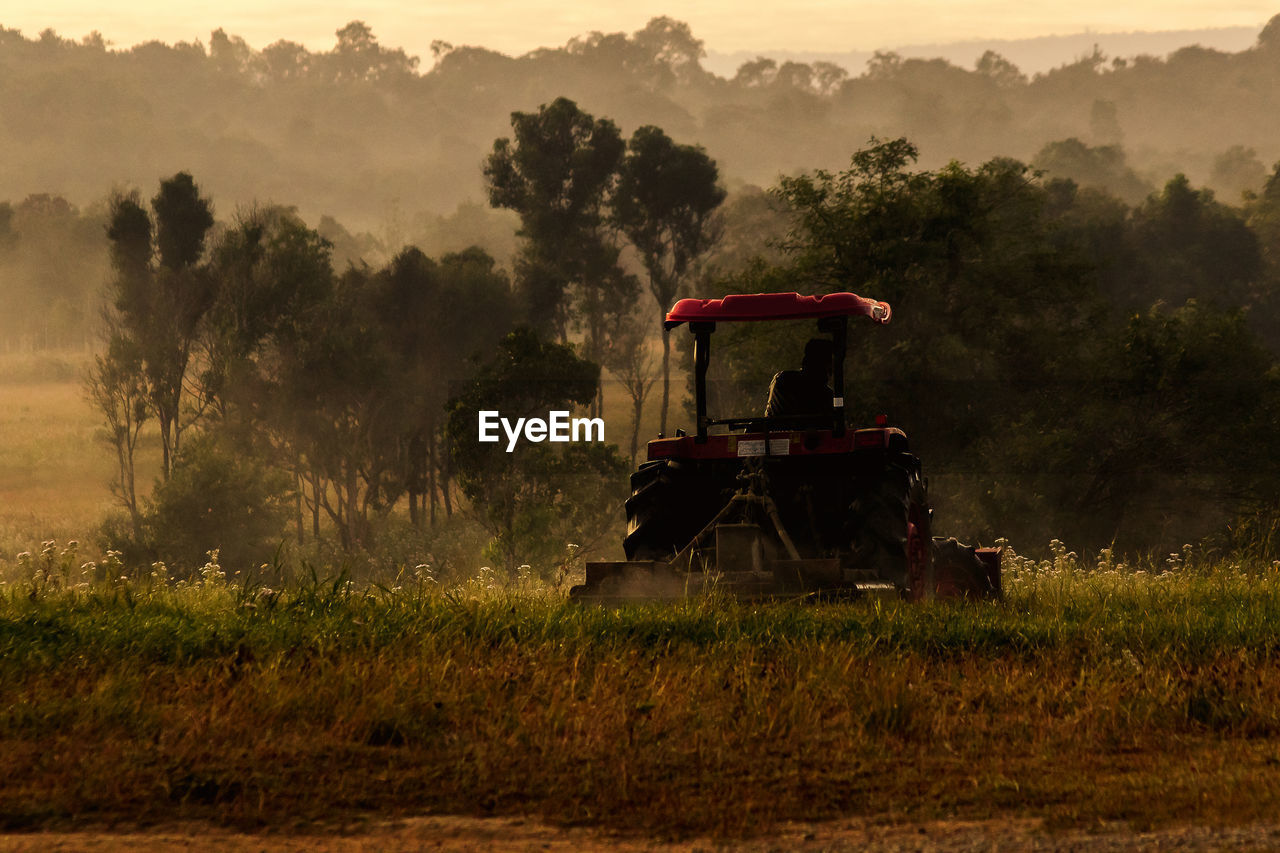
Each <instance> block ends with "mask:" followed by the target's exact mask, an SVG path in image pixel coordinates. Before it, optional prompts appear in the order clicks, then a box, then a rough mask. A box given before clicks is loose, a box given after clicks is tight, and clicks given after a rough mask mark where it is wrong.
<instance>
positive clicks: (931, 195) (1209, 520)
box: [90, 98, 1280, 571]
mask: <svg viewBox="0 0 1280 853" xmlns="http://www.w3.org/2000/svg"><path fill="white" fill-rule="evenodd" d="M1080 150H1082V151H1083V152H1084V154H1085V155H1086V156H1095V155H1097V153H1098V152H1097V149H1096V148H1094V147H1091V146H1088V145H1083V146H1082V148H1081V149H1080ZM1100 156H1102V157H1103V159H1105V156H1106V155H1105V152H1103V154H1102V155H1100ZM917 158H918V149H917V147H916V146H915V145H914V143H912V142H909V141H908V140H906V139H903V138H899V139H894V140H873V141H872V143H871V144H869V145H868V146H867V147H865V148H863V149H861V150H858V151H856V152H855V153H854V154H853V155H852V157H851V160H850V162H849V165H848V167H847V168H845V169H841V170H831V171H829V170H821V169H818V170H814V171H811V172H807V173H803V174H799V175H796V176H792V177H784V178H782V179H780V181H779V182H778V184H777V185H776V186H775V187H774V188H773V189H772V190H771V191H770V192H769V193H767V194H759V193H757V194H751V193H740V194H738V195H736V196H733V197H727V196H726V193H725V192H724V190H723V189H722V188H721V186H720V183H719V180H720V179H719V172H718V167H717V164H716V162H715V161H714V160H712V159H711V158H710V156H709V155H708V154H707V152H705V151H704V150H702V149H700V148H699V147H697V146H691V145H685V144H680V143H677V142H675V141H674V140H672V139H671V138H670V137H668V136H667V134H666V133H665V131H663V130H662V129H660V128H657V127H654V126H645V127H641V128H639V129H637V130H636V131H635V132H634V133H633V134H632V135H631V136H630V138H624V137H623V135H622V133H621V132H620V131H619V129H618V127H617V126H616V125H615V124H614V123H613V122H612V121H611V120H609V119H606V118H596V117H595V116H593V115H591V114H590V113H588V112H586V111H585V110H583V109H582V108H581V107H580V106H578V105H577V104H576V103H574V102H573V101H571V100H569V99H567V98H561V99H557V100H555V101H552V102H550V103H548V104H544V105H543V106H542V107H540V108H539V109H538V110H537V111H531V112H516V113H514V114H513V115H512V116H511V135H510V136H504V137H499V138H498V139H496V140H495V141H494V142H493V143H492V147H491V150H490V155H489V156H488V158H486V159H485V160H484V162H483V163H482V164H481V170H482V174H483V178H484V181H485V185H486V190H487V193H488V195H489V199H490V203H491V204H492V205H493V206H494V207H495V208H504V209H509V210H512V211H514V212H515V214H516V215H517V216H518V217H519V220H520V230H519V239H520V242H519V245H518V248H517V250H516V252H515V254H514V257H513V262H512V268H511V271H510V272H508V271H507V270H505V269H503V268H502V267H500V266H499V265H497V264H496V263H495V262H494V259H493V258H492V257H491V256H489V255H488V254H487V253H485V252H484V251H483V250H481V249H478V248H471V249H468V250H465V251H461V252H452V253H444V254H442V255H440V256H439V257H436V258H431V257H428V256H427V255H426V254H425V253H423V252H422V251H421V250H420V249H417V248H415V247H412V246H409V247H406V248H404V249H402V250H401V251H399V252H398V253H397V254H396V255H395V256H394V257H392V258H391V259H390V260H389V261H387V262H386V263H385V264H380V265H377V266H370V265H368V264H365V263H349V264H348V265H347V267H346V269H345V270H341V271H338V270H335V267H334V264H333V257H332V252H333V245H332V243H331V242H330V241H329V240H326V239H325V238H324V237H323V236H322V235H321V234H320V233H319V232H318V231H316V230H314V229H311V228H309V227H308V226H307V225H306V224H305V223H304V222H303V221H302V220H301V219H300V218H299V217H298V216H297V215H296V213H294V212H293V211H291V210H290V209H287V208H279V207H260V208H254V209H249V210H245V211H242V212H241V213H239V214H238V215H237V216H236V217H235V219H234V220H233V221H232V222H231V223H230V224H228V225H226V226H225V227H223V228H221V229H216V228H215V227H214V217H213V209H212V202H211V201H210V199H209V198H208V197H206V196H205V195H204V194H203V192H202V191H201V189H200V187H199V186H198V185H197V184H196V182H195V180H194V178H193V177H192V176H191V175H190V174H188V173H179V174H177V175H174V176H173V177H171V178H168V179H166V180H164V181H162V182H161V184H160V187H159V189H158V191H157V193H156V194H155V196H154V197H152V198H151V199H150V200H149V201H144V200H143V199H142V197H141V195H140V194H139V193H136V192H135V193H131V194H130V193H126V194H118V195H117V196H116V197H115V198H114V199H113V201H112V203H111V206H110V211H109V215H108V217H107V236H108V244H109V252H110V258H111V265H112V270H113V273H112V277H111V284H110V288H109V299H108V300H107V301H108V304H107V309H106V312H105V318H104V322H105V325H106V328H107V330H108V342H107V345H106V347H105V348H104V350H103V352H102V353H101V354H100V355H99V356H98V357H97V360H96V363H95V367H94V370H93V372H92V377H91V381H90V389H91V393H92V397H93V399H94V401H95V403H96V404H97V405H98V407H99V409H100V410H101V412H102V413H103V416H104V419H105V421H106V422H107V424H108V427H109V432H110V436H111V441H112V446H113V447H114V449H115V452H116V455H117V459H118V462H119V469H118V471H119V476H118V478H117V481H116V483H115V489H116V493H117V496H118V498H119V499H120V502H121V506H122V507H123V509H124V514H123V515H122V516H121V517H120V518H118V519H117V520H116V521H114V522H112V523H111V524H109V525H108V531H107V532H108V538H109V539H113V541H116V542H117V543H126V544H128V545H130V546H131V547H135V548H137V549H140V550H141V551H147V550H148V549H149V552H150V553H155V554H164V553H169V554H175V555H181V559H183V560H186V561H190V560H194V559H198V554H199V551H200V550H201V549H203V548H206V547H209V546H210V544H211V543H213V542H215V541H216V542H222V541H232V542H237V543H242V544H243V545H244V546H245V548H246V549H249V548H250V546H251V545H252V547H254V548H257V549H261V548H262V547H264V543H266V542H267V541H269V540H270V539H272V537H278V536H279V535H280V533H281V531H282V530H283V529H284V528H285V526H286V523H287V522H288V523H291V526H292V532H293V535H294V536H295V537H296V538H297V539H299V540H302V539H305V538H308V537H312V538H315V537H325V536H333V537H334V538H336V540H337V542H338V544H339V545H340V546H341V547H342V548H345V549H351V548H356V547H361V546H368V545H369V544H370V543H373V542H374V541H375V540H376V539H377V537H378V536H379V533H380V531H381V530H383V529H385V525H386V524H387V523H388V520H389V519H392V518H393V517H394V516H395V515H396V511H397V509H398V508H399V509H403V510H404V511H405V513H406V515H407V517H408V519H409V520H410V522H411V523H413V524H415V525H420V526H422V527H423V528H428V529H429V528H431V526H432V525H433V524H435V523H437V521H438V520H439V519H443V518H448V517H450V516H452V515H453V514H454V513H456V512H457V510H458V509H459V506H465V507H466V509H467V512H468V513H469V514H470V516H471V517H472V518H474V519H476V520H477V522H478V523H479V524H481V526H482V527H483V529H484V530H485V531H486V536H487V541H488V543H489V544H488V551H487V553H488V554H489V556H490V558H491V559H492V560H494V561H496V562H497V563H499V564H500V565H503V566H505V567H506V568H507V569H508V570H510V571H515V570H516V567H517V566H519V565H520V564H521V563H522V562H528V563H531V564H534V565H536V566H538V567H539V568H540V569H541V570H543V571H546V570H548V567H551V566H554V565H557V564H559V563H562V562H563V560H564V559H565V556H566V555H565V551H566V548H567V547H568V545H569V544H573V545H574V546H575V548H578V549H581V548H582V547H584V546H585V547H590V546H598V545H599V544H600V540H601V539H602V538H607V534H608V533H609V532H610V531H611V530H612V531H614V532H616V526H613V527H611V524H612V525H616V522H617V521H618V520H619V519H620V517H621V510H620V506H621V499H622V497H624V496H625V483H626V472H627V469H628V467H629V466H628V464H627V462H626V460H625V457H624V456H623V455H621V454H619V453H618V452H617V451H616V449H615V448H613V447H612V446H604V447H599V446H570V447H552V446H550V445H549V444H541V445H524V446H521V447H520V448H519V449H517V450H516V452H514V453H510V454H508V453H506V452H505V450H504V449H503V448H501V447H498V446H495V445H481V444H480V443H478V442H477V441H476V440H475V438H476V435H475V432H476V412H478V411H479V410H481V409H498V410H503V411H504V413H507V412H509V413H510V414H511V415H512V416H516V417H519V416H529V415H534V414H538V415H541V414H544V413H545V412H547V411H548V410H550V409H553V408H574V407H577V408H578V409H579V410H583V411H591V412H595V413H600V412H601V411H602V407H603V397H602V395H601V393H600V388H601V384H600V381H601V376H602V368H603V369H604V370H607V371H608V372H609V373H610V374H612V375H613V376H615V377H618V378H620V379H621V380H622V381H623V382H622V384H623V385H624V386H625V387H626V388H627V390H628V392H630V396H631V399H632V403H633V410H632V411H631V412H629V413H627V414H628V415H630V417H628V418H627V420H629V421H630V422H631V425H632V436H631V447H632V452H633V458H634V453H635V450H636V448H637V441H638V435H637V433H636V431H635V430H636V428H637V427H638V425H639V423H640V420H641V413H642V411H643V409H644V407H645V405H646V401H649V397H648V391H649V390H650V389H651V388H652V387H653V385H654V383H655V382H656V381H657V380H658V379H659V378H660V377H661V376H662V375H663V374H664V373H666V372H667V370H668V369H669V366H670V365H669V363H668V362H667V360H666V359H665V358H664V361H663V363H662V370H661V372H660V371H659V368H658V367H657V366H656V365H655V364H653V363H652V361H649V360H647V353H648V351H649V349H650V346H651V344H652V345H654V346H656V344H657V343H658V341H659V340H661V341H662V344H663V352H664V354H669V353H670V342H669V341H668V340H666V339H665V338H662V332H661V326H660V322H659V321H660V318H661V316H662V312H663V311H665V309H666V308H667V307H669V305H670V303H671V302H673V301H674V300H675V299H676V298H678V297H680V296H682V295H690V294H698V295H720V294H723V293H728V292H770V291H786V290H798V291H801V292H810V293H812V292H833V291H838V290H854V291H855V292H859V293H862V294H864V295H869V296H873V297H875V298H879V299H885V300H887V301H889V302H890V303H891V304H893V306H894V309H895V321H894V323H892V324H890V326H888V327H887V328H886V329H879V328H877V329H868V330H861V329H859V330H858V333H857V334H855V335H854V336H853V337H852V340H851V350H850V358H849V370H848V373H847V375H848V376H849V377H850V379H849V394H848V397H849V402H848V408H849V411H850V412H851V415H852V417H853V418H854V419H855V420H863V421H866V422H870V420H871V419H872V418H873V417H874V416H875V415H877V414H881V413H885V414H888V415H889V416H890V417H891V419H892V421H893V422H894V423H895V424H898V425H901V426H903V427H905V428H906V429H907V430H908V433H909V435H911V437H912V441H913V443H914V446H915V448H916V450H917V451H918V452H919V453H920V454H921V455H922V456H923V458H924V459H925V462H926V467H927V469H928V470H929V471H931V472H933V473H932V476H933V496H934V500H935V503H936V505H937V506H938V509H939V513H940V515H939V519H938V521H939V524H940V529H943V530H946V531H947V532H952V533H957V534H963V535H967V536H971V537H976V538H980V539H983V540H985V541H991V540H992V539H994V538H995V537H997V536H1014V537H1015V538H1017V539H1018V540H1019V541H1023V542H1028V541H1029V542H1032V543H1034V542H1043V541H1047V540H1048V539H1049V538H1052V537H1058V538H1064V539H1068V540H1070V541H1073V542H1076V543H1080V544H1081V545H1086V546H1089V547H1103V546H1108V545H1115V546H1117V547H1121V548H1125V549H1136V550H1144V549H1159V548H1163V547H1170V546H1173V547H1176V546H1177V545H1180V544H1181V542H1173V540H1174V539H1183V540H1189V539H1200V538H1204V537H1211V536H1218V537H1220V538H1221V537H1226V538H1221V541H1222V542H1226V543H1229V544H1231V546H1232V547H1236V546H1239V547H1245V545H1247V544H1249V543H1252V545H1251V547H1252V546H1257V547H1262V546H1263V545H1265V543H1268V542H1270V534H1269V532H1268V531H1270V530H1271V529H1272V527H1273V525H1274V523H1275V507H1276V505H1277V500H1278V499H1280V493H1278V492H1277V487H1276V486H1275V483H1276V482H1278V478H1277V477H1276V474H1277V473H1280V472H1277V470H1276V468H1277V465H1278V464H1280V444H1278V443H1277V440H1276V438H1275V435H1274V429H1273V424H1274V423H1275V419H1276V417H1277V415H1280V395H1278V392H1280V385H1277V377H1280V365H1278V363H1277V353H1280V305H1278V304H1277V300H1276V298H1275V295H1276V293H1277V287H1278V286H1280V266H1278V264H1280V249H1278V248H1277V247H1280V225H1277V223H1280V168H1277V169H1276V170H1273V171H1272V173H1271V174H1270V175H1269V176H1268V177H1267V178H1266V180H1265V181H1264V183H1263V185H1262V187H1261V188H1260V191H1259V192H1256V193H1251V194H1249V195H1247V196H1246V197H1245V199H1244V203H1243V205H1241V206H1234V205H1229V204H1225V203H1223V202H1221V201H1219V200H1218V199H1217V198H1216V196H1215V194H1214V193H1213V192H1212V191H1210V190H1207V189H1203V188H1197V187H1195V186H1194V185H1193V184H1192V183H1191V181H1189V180H1188V179H1187V178H1186V177H1185V176H1183V175H1175V176H1174V177H1173V178H1171V179H1169V180H1168V181H1166V182H1165V183H1164V185H1163V187H1162V188H1161V189H1159V190H1158V191H1153V192H1151V193H1149V194H1148V195H1146V196H1145V197H1144V198H1143V199H1142V200H1141V201H1139V202H1138V203H1136V204H1131V203H1129V202H1126V201H1125V200H1124V199H1123V198H1120V197H1118V196H1116V195H1114V194H1112V193H1110V192H1108V191H1106V190H1104V189H1100V188H1098V187H1094V186H1087V185H1084V184H1082V183H1080V182H1077V181H1074V180H1071V179H1068V178H1061V177H1053V176H1050V175H1046V174H1044V173H1043V172H1040V171H1038V170H1036V169H1035V168H1033V167H1032V166H1030V165H1028V164H1026V163H1023V162H1020V161H1018V160H1014V159H1010V158H994V159H991V160H988V161H986V162H985V163H982V164H981V165H979V166H974V167H970V166H966V165H964V164H961V163H959V162H952V163H950V164H949V165H946V166H944V167H941V168H937V169H927V168H921V167H920V166H919V165H918V159H917ZM646 291H647V292H646ZM809 331H811V330H807V329H806V330H797V331H796V332H795V334H794V335H788V334H782V335H778V334H769V335H762V334H759V328H758V327H751V326H750V324H744V325H743V326H741V327H733V326H726V327H725V328H723V329H721V330H719V331H718V332H717V335H716V337H717V340H716V348H717V350H718V351H719V352H721V353H728V354H729V357H727V358H719V359H716V360H714V361H713V370H714V373H713V376H712V380H713V381H712V390H713V399H712V406H713V409H714V410H715V411H716V412H722V413H724V414H729V413H750V412H752V411H755V410H756V409H758V408H760V407H761V406H762V405H763V392H764V389H765V388H767V386H768V379H769V377H770V376H771V375H772V373H773V372H775V371H776V370H778V369H782V368H785V367H790V366H793V365H794V363H796V362H798V359H799V348H800V346H801V345H802V344H803V337H804V335H805V334H807V333H808V332H809ZM678 340H679V342H680V345H681V346H684V341H685V338H684V337H683V336H682V337H681V338H679V339H678ZM676 363H687V362H685V361H684V360H683V359H681V360H679V361H677V362H676ZM676 376H677V379H678V378H679V376H680V374H679V373H677V374H676ZM679 387H680V386H679V382H677V388H679ZM686 401H687V398H686ZM650 402H651V401H650ZM679 403H680V401H679V400H677V401H674V405H670V406H668V405H667V404H664V405H663V406H662V410H663V412H662V414H663V416H664V420H665V419H666V417H667V416H668V415H669V416H670V421H671V424H670V425H671V426H672V427H674V426H675V425H677V424H679V423H680V420H681V418H682V417H684V416H687V414H688V412H687V410H686V409H685V408H684V407H683V406H681V405H680V404H679ZM668 409H670V411H668ZM610 417H611V422H612V423H614V424H617V423H618V422H619V421H620V420H621V419H622V418H621V417H620V416H618V415H614V414H610ZM152 422H154V425H155V430H156V432H157V433H158V436H159V441H160V444H161V452H162V469H161V474H160V477H159V479H158V482H157V483H156V485H155V487H154V489H153V491H152V495H151V497H150V498H148V499H143V498H141V496H140V490H139V489H138V487H137V484H136V482H135V480H136V473H135V470H134V463H135V458H136V452H137V447H138V441H139V436H140V435H142V430H143V429H144V427H146V425H147V424H149V423H152ZM662 428H663V429H666V428H667V425H666V424H665V423H664V425H663V427H662ZM614 441H618V439H617V438H616V432H615V433H614ZM619 443H621V442H619ZM113 525H114V526H113ZM202 525H203V526H202ZM229 531H236V532H235V534H234V535H231V534H230V533H229ZM1251 537H1252V539H1251ZM247 553H248V552H247V550H246V553H245V554H242V555H240V556H242V557H244V558H245V559H248V556H247ZM575 553H576V552H575Z"/></svg>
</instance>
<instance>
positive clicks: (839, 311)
mask: <svg viewBox="0 0 1280 853" xmlns="http://www.w3.org/2000/svg"><path fill="white" fill-rule="evenodd" d="M890 313H891V311H890V309H889V303H887V302H878V301H876V300H874V299H867V298H866V297H864V296H859V295H858V294H856V293H828V294H826V295H825V296H801V295H800V294H799V293H741V294H731V295H729V296H726V297H724V298H722V299H681V300H680V301H679V302H677V303H676V304H675V307H674V308H672V309H671V311H670V312H668V313H667V320H666V323H665V324H664V325H665V326H666V328H668V329H674V328H675V327H676V326H679V325H680V324H681V323H726V322H741V321H745V320H802V319H805V318H808V317H812V318H814V319H820V318H822V317H848V316H854V317H870V318H871V319H872V320H873V321H875V322H877V323H881V324H883V323H888V322H889V315H890Z"/></svg>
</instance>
